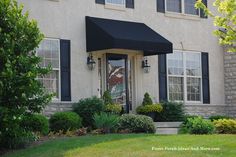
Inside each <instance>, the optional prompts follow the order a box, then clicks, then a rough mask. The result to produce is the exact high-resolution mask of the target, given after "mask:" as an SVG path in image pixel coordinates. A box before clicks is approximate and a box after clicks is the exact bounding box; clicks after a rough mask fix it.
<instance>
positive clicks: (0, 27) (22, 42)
mask: <svg viewBox="0 0 236 157" xmlns="http://www.w3.org/2000/svg"><path fill="white" fill-rule="evenodd" d="M42 39H43V34H41V33H40V30H39V28H38V26H37V23H36V21H35V20H29V17H28V12H26V13H23V6H22V5H18V4H17V2H16V0H1V1H0V118H1V119H0V124H1V128H0V136H1V135H2V134H4V133H5V136H8V137H9V138H10V134H8V133H9V131H8V130H10V132H14V131H13V130H14V128H18V127H19V125H18V124H19V121H20V120H21V117H22V116H23V115H24V114H25V113H26V112H31V113H34V112H40V111H41V110H42V109H43V107H44V106H45V105H46V104H47V103H48V102H49V101H50V100H51V97H52V95H51V94H48V93H45V89H44V88H43V86H42V84H41V83H40V82H39V80H37V77H38V76H43V75H46V74H47V73H49V71H50V68H49V67H47V68H41V67H40V66H39V63H40V58H39V57H37V56H36V48H37V46H38V45H39V43H40V41H41V40H42ZM11 129H12V130H11ZM20 130H21V129H20ZM2 136H3V135H2ZM13 136H15V135H13ZM9 140H10V139H9Z"/></svg>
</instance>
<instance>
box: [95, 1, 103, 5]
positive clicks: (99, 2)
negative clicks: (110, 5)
mask: <svg viewBox="0 0 236 157" xmlns="http://www.w3.org/2000/svg"><path fill="white" fill-rule="evenodd" d="M95 2H96V3H98V4H105V0H95Z"/></svg>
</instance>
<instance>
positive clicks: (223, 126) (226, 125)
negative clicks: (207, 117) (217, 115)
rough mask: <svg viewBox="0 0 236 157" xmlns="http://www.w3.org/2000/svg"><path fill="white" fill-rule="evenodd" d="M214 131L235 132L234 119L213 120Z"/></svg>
mask: <svg viewBox="0 0 236 157" xmlns="http://www.w3.org/2000/svg"><path fill="white" fill-rule="evenodd" d="M213 123H214V125H215V127H216V132H217V133H220V134H236V120H235V119H218V120H214V121H213Z"/></svg>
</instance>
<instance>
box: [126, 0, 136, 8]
mask: <svg viewBox="0 0 236 157" xmlns="http://www.w3.org/2000/svg"><path fill="white" fill-rule="evenodd" d="M126 8H134V0H126Z"/></svg>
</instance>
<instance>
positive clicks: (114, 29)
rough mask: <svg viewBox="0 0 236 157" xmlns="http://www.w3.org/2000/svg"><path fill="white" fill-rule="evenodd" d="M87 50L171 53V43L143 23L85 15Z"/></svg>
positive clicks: (152, 53) (147, 53)
mask: <svg viewBox="0 0 236 157" xmlns="http://www.w3.org/2000/svg"><path fill="white" fill-rule="evenodd" d="M86 40H87V52H91V51H98V50H105V49H129V50H140V51H143V52H144V55H157V54H165V53H172V52H173V48H172V43H171V42H170V41H168V40H167V39H165V38H164V37H162V36H161V35H160V34H158V33H156V32H155V31H154V30H152V29H151V28H150V27H148V26H147V25H145V24H144V23H136V22H127V21H117V20H108V19H101V18H95V17H88V16H86Z"/></svg>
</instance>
